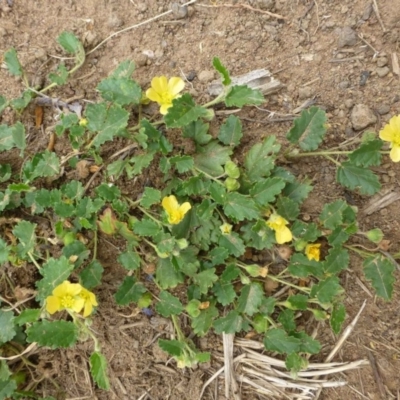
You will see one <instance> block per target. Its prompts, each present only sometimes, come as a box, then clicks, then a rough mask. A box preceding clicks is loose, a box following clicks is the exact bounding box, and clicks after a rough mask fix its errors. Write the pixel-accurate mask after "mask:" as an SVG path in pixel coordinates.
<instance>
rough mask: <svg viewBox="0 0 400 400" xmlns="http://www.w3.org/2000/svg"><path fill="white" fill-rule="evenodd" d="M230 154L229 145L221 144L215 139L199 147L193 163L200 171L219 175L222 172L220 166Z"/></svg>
mask: <svg viewBox="0 0 400 400" xmlns="http://www.w3.org/2000/svg"><path fill="white" fill-rule="evenodd" d="M231 154H232V149H231V148H230V147H225V146H221V145H220V144H218V142H217V141H216V140H213V141H211V142H210V143H208V144H207V145H205V146H203V147H201V148H200V149H199V151H198V152H197V153H196V155H195V157H194V165H195V167H196V168H198V169H199V170H200V171H204V172H205V173H206V174H209V175H211V176H219V175H222V174H223V173H224V168H223V167H222V166H223V165H224V164H225V163H226V162H227V161H229V159H230V158H229V156H230V155H231Z"/></svg>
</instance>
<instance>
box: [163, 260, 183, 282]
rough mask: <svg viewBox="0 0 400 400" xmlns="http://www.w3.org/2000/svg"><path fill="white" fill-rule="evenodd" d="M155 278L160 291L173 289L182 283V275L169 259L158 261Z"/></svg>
mask: <svg viewBox="0 0 400 400" xmlns="http://www.w3.org/2000/svg"><path fill="white" fill-rule="evenodd" d="M156 278H157V282H158V284H159V285H160V287H161V289H169V288H174V287H176V286H177V285H178V284H179V283H182V282H183V281H184V275H183V274H182V273H181V272H180V271H179V270H178V269H177V268H176V267H175V265H174V264H173V263H172V261H171V260H170V259H169V258H159V259H158V265H157V271H156Z"/></svg>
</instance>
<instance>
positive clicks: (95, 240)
mask: <svg viewBox="0 0 400 400" xmlns="http://www.w3.org/2000/svg"><path fill="white" fill-rule="evenodd" d="M96 257H97V230H94V243H93V258H92V261H94V260H96Z"/></svg>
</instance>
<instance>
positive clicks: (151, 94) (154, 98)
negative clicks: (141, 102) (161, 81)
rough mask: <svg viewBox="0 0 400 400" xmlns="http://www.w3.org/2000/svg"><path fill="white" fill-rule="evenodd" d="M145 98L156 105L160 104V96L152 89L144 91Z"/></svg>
mask: <svg viewBox="0 0 400 400" xmlns="http://www.w3.org/2000/svg"><path fill="white" fill-rule="evenodd" d="M146 97H147V98H148V99H150V100H151V101H155V102H156V103H158V104H160V103H161V96H160V95H159V94H158V92H156V91H155V90H154V89H153V88H150V89H147V90H146Z"/></svg>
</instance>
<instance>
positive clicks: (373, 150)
mask: <svg viewBox="0 0 400 400" xmlns="http://www.w3.org/2000/svg"><path fill="white" fill-rule="evenodd" d="M382 146H383V142H382V141H381V140H379V139H376V140H370V141H368V142H366V143H362V144H361V145H360V147H359V148H358V149H357V150H354V151H353V152H352V153H351V154H349V160H350V161H351V162H352V163H353V164H354V165H357V166H358V167H372V166H376V165H380V164H381V159H382V154H381V152H380V149H381V148H382Z"/></svg>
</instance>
